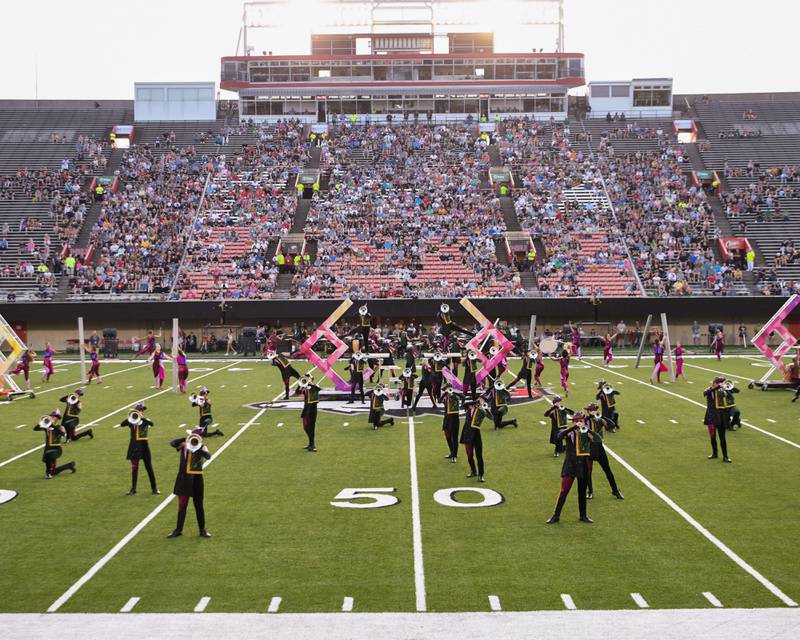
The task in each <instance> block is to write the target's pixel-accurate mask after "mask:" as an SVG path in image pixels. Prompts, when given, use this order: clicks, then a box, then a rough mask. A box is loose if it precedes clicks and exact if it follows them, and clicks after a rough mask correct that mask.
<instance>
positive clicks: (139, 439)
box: [120, 418, 158, 492]
mask: <svg viewBox="0 0 800 640" xmlns="http://www.w3.org/2000/svg"><path fill="white" fill-rule="evenodd" d="M120 426H121V427H128V429H130V432H131V439H130V441H129V442H128V453H127V455H126V456H125V458H126V459H127V460H130V461H131V490H132V491H136V484H137V482H138V480H139V460H142V461H143V462H144V468H145V470H146V471H147V477H148V478H149V479H150V489H151V490H152V491H153V492H155V491H158V485H157V484H156V474H155V471H153V462H152V459H151V457H150V427H152V426H153V422H152V421H151V420H148V419H147V418H142V421H141V422H140V423H139V424H131V423H130V422H129V421H128V419H127V418H125V420H123V421H122V422H121V423H120Z"/></svg>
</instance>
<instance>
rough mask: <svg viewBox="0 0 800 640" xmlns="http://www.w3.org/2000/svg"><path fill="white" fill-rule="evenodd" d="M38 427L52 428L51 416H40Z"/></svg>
mask: <svg viewBox="0 0 800 640" xmlns="http://www.w3.org/2000/svg"><path fill="white" fill-rule="evenodd" d="M39 428H41V429H52V428H53V418H51V417H50V416H42V418H41V420H39Z"/></svg>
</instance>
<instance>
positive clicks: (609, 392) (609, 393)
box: [603, 384, 614, 396]
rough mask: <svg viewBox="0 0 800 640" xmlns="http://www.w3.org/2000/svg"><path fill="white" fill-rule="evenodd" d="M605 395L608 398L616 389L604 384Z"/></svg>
mask: <svg viewBox="0 0 800 640" xmlns="http://www.w3.org/2000/svg"><path fill="white" fill-rule="evenodd" d="M603 393H604V394H605V395H607V396H608V395H611V394H612V393H614V387H612V386H611V385H610V384H604V385H603Z"/></svg>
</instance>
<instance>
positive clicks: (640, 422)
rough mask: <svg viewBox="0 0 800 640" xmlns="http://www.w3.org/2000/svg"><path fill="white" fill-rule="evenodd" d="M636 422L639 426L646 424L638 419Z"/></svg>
mask: <svg viewBox="0 0 800 640" xmlns="http://www.w3.org/2000/svg"><path fill="white" fill-rule="evenodd" d="M636 422H638V423H639V424H644V420H639V419H637V420H636Z"/></svg>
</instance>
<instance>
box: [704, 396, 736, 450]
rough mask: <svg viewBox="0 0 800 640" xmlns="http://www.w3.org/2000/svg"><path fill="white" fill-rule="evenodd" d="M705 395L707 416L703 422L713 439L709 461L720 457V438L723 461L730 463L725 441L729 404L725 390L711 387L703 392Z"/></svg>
mask: <svg viewBox="0 0 800 640" xmlns="http://www.w3.org/2000/svg"><path fill="white" fill-rule="evenodd" d="M703 395H704V396H705V397H706V414H705V417H704V419H703V422H704V423H705V425H706V428H707V429H708V435H709V437H710V439H711V455H710V456H708V457H709V459H711V458H716V457H718V455H717V437H719V444H720V447H721V448H722V459H723V461H724V462H730V458H728V443H727V441H726V440H725V431H726V430H727V427H728V412H727V406H728V403H727V398H726V392H725V389H723V388H722V387H709V388H708V389H706V390H705V391H703Z"/></svg>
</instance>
